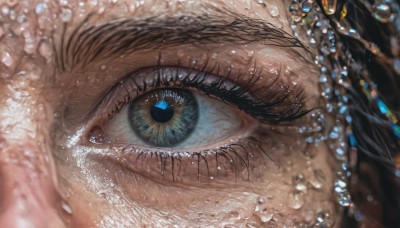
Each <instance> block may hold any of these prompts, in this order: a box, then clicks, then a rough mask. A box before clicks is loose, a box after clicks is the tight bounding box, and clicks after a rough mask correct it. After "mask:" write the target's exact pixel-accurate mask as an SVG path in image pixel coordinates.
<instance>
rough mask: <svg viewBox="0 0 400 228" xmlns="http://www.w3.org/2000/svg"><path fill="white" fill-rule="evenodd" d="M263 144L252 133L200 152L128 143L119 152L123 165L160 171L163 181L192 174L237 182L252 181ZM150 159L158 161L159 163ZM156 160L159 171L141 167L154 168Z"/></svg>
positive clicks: (189, 177)
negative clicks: (256, 160)
mask: <svg viewBox="0 0 400 228" xmlns="http://www.w3.org/2000/svg"><path fill="white" fill-rule="evenodd" d="M260 143H261V142H260V141H259V140H258V139H257V138H256V137H251V136H249V137H246V138H243V139H240V141H239V142H236V143H231V144H229V145H226V146H221V147H219V148H218V149H209V150H203V151H199V152H185V151H172V150H171V151H162V150H161V149H157V148H154V149H153V148H149V149H147V148H146V149H145V148H138V147H133V146H126V147H124V148H123V149H122V152H121V155H118V157H122V158H123V159H118V160H119V162H120V160H125V161H126V162H124V163H123V164H122V165H123V166H124V167H127V168H129V169H131V170H132V169H133V171H134V172H135V173H138V174H142V173H143V172H144V175H149V173H151V175H156V174H158V175H159V176H161V178H162V180H163V181H165V180H170V181H172V182H176V181H177V180H176V179H177V177H179V178H178V179H179V181H182V180H184V181H188V182H193V181H194V179H193V177H197V182H203V181H205V179H204V178H206V180H210V181H211V180H213V179H225V178H234V179H235V180H236V181H237V180H238V179H244V180H247V181H250V174H251V169H252V168H253V165H252V161H254V160H255V159H256V158H257V157H259V156H260V155H262V154H264V155H266V151H264V150H263V149H262V147H260V146H259V145H260ZM117 150H118V149H117ZM267 157H268V155H267ZM151 160H156V162H154V161H151ZM155 163H156V164H158V169H157V171H155V170H151V172H149V170H143V169H141V168H140V166H141V165H143V164H145V166H146V167H154V166H155V165H154V164H155ZM149 164H150V165H149ZM188 166H191V167H188ZM181 170H191V171H195V172H196V173H195V175H193V172H190V173H187V172H186V171H185V172H183V174H182V172H181ZM150 179H155V178H150Z"/></svg>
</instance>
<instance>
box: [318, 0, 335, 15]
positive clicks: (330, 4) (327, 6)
mask: <svg viewBox="0 0 400 228" xmlns="http://www.w3.org/2000/svg"><path fill="white" fill-rule="evenodd" d="M336 3H337V0H322V7H323V8H324V11H325V13H326V14H328V15H332V14H334V13H335V12H336Z"/></svg>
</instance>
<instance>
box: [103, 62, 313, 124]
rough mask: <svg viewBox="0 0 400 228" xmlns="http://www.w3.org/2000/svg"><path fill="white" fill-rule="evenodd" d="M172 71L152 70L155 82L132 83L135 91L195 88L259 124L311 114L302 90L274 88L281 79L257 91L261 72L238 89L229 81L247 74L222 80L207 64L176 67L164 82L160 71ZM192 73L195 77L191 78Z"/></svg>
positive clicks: (121, 102)
mask: <svg viewBox="0 0 400 228" xmlns="http://www.w3.org/2000/svg"><path fill="white" fill-rule="evenodd" d="M171 68H173V67H171V66H161V65H160V64H158V65H157V66H156V68H155V69H156V71H157V72H156V73H157V78H156V79H155V80H153V81H152V82H150V83H148V82H145V81H144V82H143V85H138V84H136V83H135V85H134V87H135V89H136V90H137V91H140V93H141V95H143V94H144V93H146V92H149V91H151V90H154V89H159V88H168V87H171V84H174V85H175V86H176V84H179V87H181V88H194V89H196V90H198V91H199V92H202V93H204V94H205V95H208V96H215V97H217V98H218V99H220V100H221V101H223V102H225V103H227V104H229V105H231V106H235V107H237V108H238V109H240V110H242V111H244V112H245V113H247V114H249V115H250V116H252V117H253V118H255V119H257V120H259V121H261V122H262V123H268V124H278V123H281V122H288V121H292V120H294V119H297V118H299V117H301V116H303V115H305V114H306V113H308V112H309V111H310V110H307V109H305V102H306V97H305V93H304V90H303V89H302V88H301V87H293V88H290V87H289V86H283V85H277V83H278V81H279V80H278V78H279V77H280V75H278V76H277V78H276V79H275V80H274V81H273V82H272V83H270V84H269V85H267V86H266V87H265V88H257V86H256V81H257V80H258V79H259V77H260V75H261V74H262V70H259V71H257V72H255V73H253V74H252V75H251V76H250V78H249V80H246V81H245V83H244V84H243V85H238V84H237V83H236V82H235V80H232V78H233V77H235V78H236V79H237V78H241V77H244V76H246V74H244V73H242V74H239V75H236V76H233V75H231V74H230V72H229V73H228V75H226V76H224V77H223V76H218V71H219V70H217V73H216V74H214V73H212V72H213V71H215V69H218V65H217V64H216V65H214V66H211V67H210V66H209V64H208V61H206V63H205V64H204V65H203V67H202V69H201V70H196V69H191V68H182V67H175V68H176V71H174V72H175V75H174V76H173V77H172V80H166V78H164V77H163V70H166V69H171ZM148 69H149V68H147V70H148ZM144 70H146V69H141V71H144ZM180 70H186V71H187V72H188V73H187V75H186V76H184V77H183V78H180V79H179V74H180ZM194 72H196V73H195V75H194V76H193V73H194ZM137 73H138V71H135V72H133V73H129V74H128V75H127V76H126V77H125V78H124V79H123V80H122V81H121V82H120V83H118V84H117V86H116V87H115V88H112V89H111V90H110V92H112V91H118V90H119V87H121V86H124V85H125V83H128V82H131V83H134V81H133V79H132V77H134V75H135V74H137ZM211 77H213V78H215V79H213V81H211V82H210V83H208V85H207V84H204V83H203V82H204V81H206V80H208V79H210V78H211ZM232 82H233V83H234V84H235V85H234V86H233V87H232V88H230V89H226V88H225V87H224V85H225V84H226V83H232ZM174 85H172V86H174ZM290 89H292V90H290ZM131 92H132V91H131ZM137 97H139V96H136V97H134V96H133V95H132V93H130V92H128V94H127V95H126V96H125V97H123V98H122V99H120V100H118V101H117V102H116V104H115V105H114V106H113V108H112V110H111V112H110V113H109V114H108V118H112V116H113V115H115V114H116V113H118V112H119V111H120V110H121V109H122V107H124V106H125V105H126V104H128V103H130V102H132V101H133V100H134V99H136V98H137Z"/></svg>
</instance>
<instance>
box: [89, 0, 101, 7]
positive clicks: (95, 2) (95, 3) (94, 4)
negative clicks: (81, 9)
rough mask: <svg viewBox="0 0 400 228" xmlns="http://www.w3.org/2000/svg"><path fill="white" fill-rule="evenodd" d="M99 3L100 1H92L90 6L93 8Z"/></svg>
mask: <svg viewBox="0 0 400 228" xmlns="http://www.w3.org/2000/svg"><path fill="white" fill-rule="evenodd" d="M98 3H99V0H90V1H89V4H90V5H92V6H97V4H98Z"/></svg>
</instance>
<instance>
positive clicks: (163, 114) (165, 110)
mask: <svg viewBox="0 0 400 228" xmlns="http://www.w3.org/2000/svg"><path fill="white" fill-rule="evenodd" d="M150 114H151V118H153V120H155V121H157V122H159V123H166V122H168V121H169V120H170V119H171V118H172V116H174V108H173V107H172V106H171V105H170V104H169V103H168V102H167V101H164V100H162V101H158V102H157V103H155V104H154V105H153V106H151V109H150Z"/></svg>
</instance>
